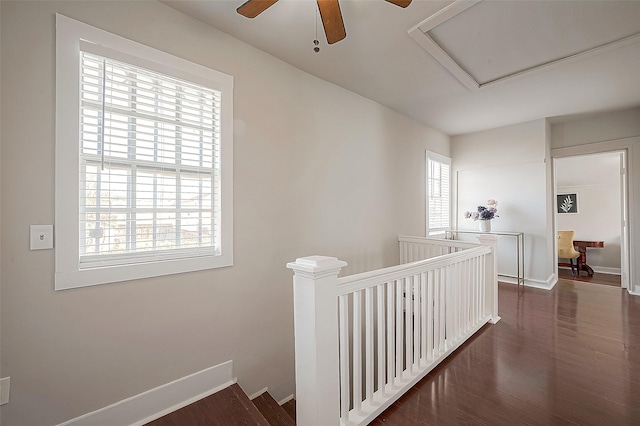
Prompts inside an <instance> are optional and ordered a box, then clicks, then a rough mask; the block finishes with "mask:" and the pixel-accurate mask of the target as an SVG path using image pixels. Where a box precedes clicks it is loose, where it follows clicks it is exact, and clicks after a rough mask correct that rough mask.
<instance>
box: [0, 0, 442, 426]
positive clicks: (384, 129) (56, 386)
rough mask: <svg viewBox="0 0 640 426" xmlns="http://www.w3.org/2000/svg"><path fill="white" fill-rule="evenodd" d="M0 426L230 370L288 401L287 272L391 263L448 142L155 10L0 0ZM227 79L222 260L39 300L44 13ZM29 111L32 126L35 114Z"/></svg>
mask: <svg viewBox="0 0 640 426" xmlns="http://www.w3.org/2000/svg"><path fill="white" fill-rule="evenodd" d="M0 7H1V8H2V13H1V19H2V21H1V27H0V28H1V37H0V38H1V43H2V44H1V53H2V71H1V72H2V87H1V90H2V110H1V113H2V118H3V123H2V124H3V127H2V129H1V133H0V137H1V139H0V141H1V144H2V163H1V168H0V170H1V173H2V178H1V183H2V187H1V194H2V199H1V202H2V208H3V210H2V217H1V220H2V222H1V227H0V229H1V232H2V240H1V249H2V254H3V255H2V259H1V262H2V263H1V268H2V269H1V280H2V289H1V294H2V306H1V318H2V329H1V336H2V375H3V376H6V375H10V376H11V387H12V389H11V402H10V403H9V404H8V405H5V406H3V407H2V408H0V410H1V411H0V413H1V416H2V422H3V423H2V424H3V426H13V425H15V426H19V425H30V426H38V425H51V424H57V423H59V422H62V421H65V420H67V419H70V418H74V417H77V416H79V415H82V414H84V413H87V412H90V411H92V410H96V409H98V408H101V407H104V406H106V405H108V404H111V403H114V402H117V401H120V400H122V399H124V398H127V397H130V396H132V395H136V394H138V393H140V392H143V391H146V390H148V389H151V388H153V387H156V386H159V385H161V384H164V383H167V382H169V381H171V380H174V379H177V378H179V377H183V376H186V375H188V374H190V373H193V372H196V371H200V370H202V369H204V368H207V367H210V366H213V365H216V364H219V363H221V362H224V361H227V360H229V359H233V360H234V368H235V372H234V373H235V375H236V376H237V377H238V381H239V383H240V385H241V386H242V387H243V388H244V389H245V390H246V391H247V392H248V393H253V392H256V391H257V390H259V389H261V388H263V387H265V386H268V387H269V388H270V391H271V392H272V394H273V395H274V396H275V397H276V398H277V399H280V398H284V397H286V396H287V395H289V394H291V393H293V391H294V383H293V376H294V371H293V324H292V316H293V309H292V273H291V271H290V270H288V269H286V268H285V264H286V262H289V261H293V260H295V259H296V258H297V257H301V256H307V255H312V254H322V255H330V256H337V257H339V258H341V259H343V260H345V261H347V262H349V267H348V268H347V269H346V271H345V273H352V272H359V271H362V270H366V269H371V268H377V267H382V266H387V265H390V264H393V263H395V262H396V261H397V243H396V240H395V239H396V236H397V235H398V234H415V235H424V232H425V226H424V204H425V199H424V190H425V188H424V162H425V161H424V151H425V149H430V150H432V151H435V152H438V153H441V154H443V155H449V154H450V152H449V139H448V137H447V136H446V135H444V134H442V133H439V132H436V131H434V130H432V129H429V128H427V127H425V126H423V125H421V124H418V123H417V122H415V121H412V120H409V119H407V118H405V117H403V116H400V115H399V114H397V113H395V112H392V111H391V110H389V109H386V108H384V107H382V106H380V105H378V104H375V103H373V102H371V101H369V100H366V99H364V98H362V97H360V96H357V95H355V94H353V93H351V92H347V91H345V90H343V89H341V88H339V87H337V86H334V85H331V84H329V83H326V82H324V81H321V80H318V79H317V78H314V77H312V76H310V75H308V74H305V73H303V72H301V71H299V70H297V69H294V68H292V67H291V66H289V65H287V64H285V63H283V62H281V61H279V60H277V59H275V58H273V57H271V56H269V55H267V54H266V53H264V52H261V51H258V50H256V49H254V48H252V47H250V46H248V45H246V44H244V43H242V42H240V41H238V40H235V39H233V38H231V37H229V36H227V35H226V34H224V33H221V32H219V31H217V30H215V29H212V28H211V27H208V26H207V25H205V24H203V23H201V22H199V21H196V20H194V19H192V18H188V17H186V16H184V15H182V14H180V13H178V12H176V11H175V10H173V9H170V8H168V7H166V6H164V5H162V4H161V3H156V2H150V1H145V2H112V1H106V2H102V1H85V2H75V1H73V2H56V1H42V2H36V1H30V2H24V1H18V2H11V1H2V2H1V3H0ZM56 12H59V13H62V14H64V15H66V16H69V17H71V18H73V19H77V20H80V21H83V22H86V23H88V24H90V25H94V26H97V27H99V28H102V29H105V30H108V31H111V32H113V33H116V34H118V35H121V36H124V37H127V38H130V39H133V40H135V41H138V42H141V43H144V44H147V45H149V46H151V47H155V48H158V49H161V50H164V51H167V52H169V53H172V54H175V55H178V56H180V57H183V58H186V59H188V60H191V61H194V62H197V63H200V64H203V65H206V66H210V67H212V68H215V69H218V70H220V71H222V72H225V73H228V74H230V75H232V76H234V79H235V80H234V84H235V89H234V100H235V102H234V106H235V119H236V125H235V129H234V130H235V151H234V154H235V155H234V166H235V167H234V173H235V176H234V178H235V180H234V195H235V204H234V214H235V217H234V225H235V230H234V232H235V233H234V237H235V265H234V266H233V267H231V268H224V269H220V270H212V271H201V272H195V273H190V274H183V275H179V276H167V277H161V278H154V279H146V280H138V281H134V282H126V283H118V284H109V285H102V286H96V287H91V288H82V289H76V290H66V291H61V292H54V291H53V260H54V252H53V251H46V250H45V251H34V252H31V251H29V249H28V241H29V239H28V230H29V225H30V224H48V223H53V217H54V214H53V210H54V209H53V207H54V206H53V200H54V184H53V177H54V169H53V164H54V156H53V155H54V147H55V145H54V143H55V141H54V122H55V120H54V114H55V108H54V105H55V93H54V82H55V67H54V64H55V56H54V45H55V43H54V34H55V29H54V14H55V13H56ZM34 118H35V119H34Z"/></svg>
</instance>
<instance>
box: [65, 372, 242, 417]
mask: <svg viewBox="0 0 640 426" xmlns="http://www.w3.org/2000/svg"><path fill="white" fill-rule="evenodd" d="M235 382H236V380H235V379H234V378H233V361H227V362H224V363H222V364H219V365H215V366H213V367H210V368H207V369H204V370H202V371H199V372H197V373H193V374H190V375H188V376H185V377H182V378H180V379H178V380H174V381H173V382H170V383H167V384H164V385H161V386H158V387H157V388H154V389H150V390H148V391H146V392H143V393H141V394H138V395H135V396H132V397H131V398H127V399H123V400H122V401H119V402H116V403H115V404H111V405H109V406H107V407H104V408H100V409H99V410H96V411H93V412H91V413H87V414H84V415H82V416H80V417H76V418H75V419H71V420H69V421H67V422H64V423H61V424H59V425H58V426H104V425H130V426H141V425H144V424H146V423H149V422H150V421H153V420H156V419H159V418H160V417H162V416H164V415H166V414H169V413H171V412H173V411H175V410H178V409H180V408H182V407H185V406H187V405H189V404H192V403H194V402H196V401H198V400H200V399H202V398H205V397H207V396H209V395H212V394H214V393H216V392H218V391H221V390H222V389H225V388H227V387H229V386H231V385H232V384H234V383H235Z"/></svg>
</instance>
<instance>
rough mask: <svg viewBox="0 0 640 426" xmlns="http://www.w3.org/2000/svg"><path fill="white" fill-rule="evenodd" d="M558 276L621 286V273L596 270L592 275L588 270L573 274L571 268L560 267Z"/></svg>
mask: <svg viewBox="0 0 640 426" xmlns="http://www.w3.org/2000/svg"><path fill="white" fill-rule="evenodd" d="M558 278H562V279H565V280H573V281H583V282H587V283H593V284H602V285H610V286H613V287H620V275H613V274H601V273H598V272H594V274H593V275H592V276H589V275H587V273H586V272H581V273H580V274H578V275H572V274H571V269H563V268H560V269H558Z"/></svg>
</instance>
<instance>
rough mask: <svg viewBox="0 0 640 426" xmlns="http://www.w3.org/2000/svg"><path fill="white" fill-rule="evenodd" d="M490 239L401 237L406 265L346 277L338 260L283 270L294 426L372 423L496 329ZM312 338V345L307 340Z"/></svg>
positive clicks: (308, 262) (301, 263) (320, 260)
mask: <svg viewBox="0 0 640 426" xmlns="http://www.w3.org/2000/svg"><path fill="white" fill-rule="evenodd" d="M495 241H496V240H495V237H492V236H488V237H487V238H484V241H483V244H484V245H478V244H473V243H468V242H466V243H463V242H457V241H450V240H434V239H429V238H418V237H400V238H399V245H400V257H401V262H411V263H406V264H401V265H399V266H394V267H390V268H384V269H380V270H376V271H371V272H365V273H362V274H356V275H351V276H347V277H342V278H337V274H338V272H339V269H340V267H341V266H344V265H345V263H344V262H340V261H337V259H335V258H323V257H313V259H312V258H304V259H298V261H297V262H296V263H295V264H289V267H291V268H292V269H294V270H295V271H296V276H295V278H294V282H295V285H294V298H295V303H296V306H295V311H296V325H295V328H296V330H295V335H296V388H297V391H296V398H297V417H298V418H297V420H298V424H304V425H330V424H336V425H337V424H343V425H364V424H368V423H369V422H371V421H372V420H373V419H375V418H376V417H377V416H378V415H379V414H380V413H382V411H384V410H385V409H386V408H387V407H389V406H390V405H391V404H392V403H393V402H394V401H395V400H397V399H398V398H399V397H400V396H401V395H402V394H404V393H405V392H406V391H407V390H409V389H410V388H411V387H412V386H413V385H415V384H416V383H417V382H418V381H419V380H421V379H422V378H423V377H424V376H425V375H426V374H427V373H428V372H429V371H431V370H432V369H433V368H435V367H436V366H437V365H438V364H439V363H440V362H441V361H442V360H444V359H445V358H446V357H447V356H448V355H449V354H451V353H452V352H453V351H455V349H457V348H458V347H459V346H460V345H461V344H462V343H464V341H466V340H467V339H468V338H469V337H470V336H472V335H473V334H474V333H475V332H476V331H478V330H479V329H480V328H481V327H482V326H483V325H484V324H486V323H487V322H496V321H497V320H498V319H499V317H498V316H497V276H496V273H495V257H494V253H495ZM441 253H446V254H441ZM423 256H424V257H426V260H418V261H413V260H415V259H419V258H420V257H423ZM429 256H435V257H430V258H429ZM305 262H306V263H305ZM311 269H315V271H311ZM312 275H315V277H312ZM314 287H315V289H316V291H317V292H319V293H322V294H317V295H319V296H320V297H319V298H317V299H316V300H315V302H317V301H318V300H319V299H323V300H324V301H325V302H326V303H328V304H329V305H328V306H323V305H321V304H318V303H314V302H312V301H310V298H309V296H311V291H310V289H311V288H314ZM336 299H337V301H336ZM336 302H337V303H336ZM331 305H333V306H331ZM335 305H337V309H334V308H335ZM305 306H306V307H307V308H308V309H305ZM310 311H315V313H314V314H311V312H310ZM327 311H328V312H327ZM310 317H314V318H313V319H311V318H310ZM330 318H334V320H331V319H330ZM299 320H301V321H300V322H299ZM334 327H335V328H334ZM332 330H333V331H332ZM336 330H337V335H336ZM310 335H314V336H315V337H317V338H316V339H313V340H314V341H313V342H311V340H312V339H310ZM319 339H323V340H322V341H318V340H319ZM310 346H311V347H314V348H315V349H313V350H309V347H310ZM334 351H336V352H337V353H336V354H335V356H334V354H333V352H334ZM309 363H311V364H314V365H309ZM303 365H304V368H303V367H302V366H303ZM333 368H335V369H336V370H337V371H338V372H339V374H336V371H333ZM325 369H326V371H323V370H325ZM310 370H313V371H317V375H316V377H313V374H309V371H310ZM317 376H322V377H317ZM314 386H315V387H316V388H315V389H314ZM332 390H333V392H332ZM338 394H339V395H340V397H339V401H335V399H336V398H337V397H336V395H338Z"/></svg>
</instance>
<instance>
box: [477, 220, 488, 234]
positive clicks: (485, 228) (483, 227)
mask: <svg viewBox="0 0 640 426" xmlns="http://www.w3.org/2000/svg"><path fill="white" fill-rule="evenodd" d="M478 222H480V224H479V225H480V232H491V221H490V220H479V221H478Z"/></svg>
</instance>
